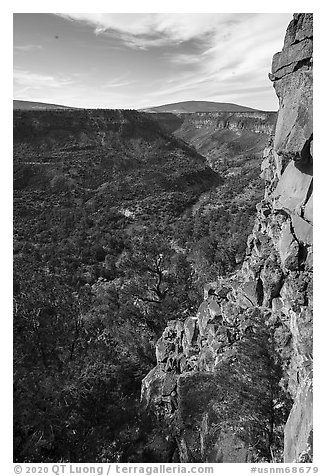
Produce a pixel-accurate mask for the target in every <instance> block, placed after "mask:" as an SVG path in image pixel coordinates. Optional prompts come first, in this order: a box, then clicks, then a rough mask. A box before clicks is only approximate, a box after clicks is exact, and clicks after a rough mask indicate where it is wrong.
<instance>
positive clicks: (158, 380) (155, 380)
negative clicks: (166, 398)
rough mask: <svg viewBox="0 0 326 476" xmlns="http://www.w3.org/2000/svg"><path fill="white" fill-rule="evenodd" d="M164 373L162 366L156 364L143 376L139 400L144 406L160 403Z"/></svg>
mask: <svg viewBox="0 0 326 476" xmlns="http://www.w3.org/2000/svg"><path fill="white" fill-rule="evenodd" d="M165 375H166V374H165V372H164V370H163V368H162V366H161V365H157V366H156V367H154V368H153V369H152V370H151V371H150V372H149V373H148V374H147V375H146V377H145V378H143V380H142V386H141V402H142V404H143V405H144V406H145V408H147V407H149V406H152V405H154V406H155V405H156V404H158V403H160V401H161V398H162V389H163V381H164V378H165Z"/></svg>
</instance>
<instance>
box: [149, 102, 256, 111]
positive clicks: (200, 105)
mask: <svg viewBox="0 0 326 476" xmlns="http://www.w3.org/2000/svg"><path fill="white" fill-rule="evenodd" d="M141 111H144V112H151V113H156V112H173V113H177V114H184V113H189V112H248V111H252V112H254V111H257V109H252V108H250V107H246V106H240V105H239V104H232V103H228V102H211V101H183V102H175V103H172V104H163V105H162V106H155V107H149V108H145V109H141Z"/></svg>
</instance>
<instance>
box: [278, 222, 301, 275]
mask: <svg viewBox="0 0 326 476" xmlns="http://www.w3.org/2000/svg"><path fill="white" fill-rule="evenodd" d="M278 249H279V253H280V258H281V264H282V266H283V268H285V269H289V270H295V269H297V268H298V265H299V260H298V254H299V244H298V242H297V240H296V239H295V237H294V236H293V234H292V231H291V224H290V222H289V221H287V222H286V223H284V225H283V227H282V232H281V236H280V240H279V243H278Z"/></svg>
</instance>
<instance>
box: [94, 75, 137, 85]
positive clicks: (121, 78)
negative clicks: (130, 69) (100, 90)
mask: <svg viewBox="0 0 326 476" xmlns="http://www.w3.org/2000/svg"><path fill="white" fill-rule="evenodd" d="M126 78H127V76H126V75H125V74H124V75H122V76H118V77H116V78H112V79H111V80H109V81H106V82H105V83H104V84H103V85H102V87H104V88H122V87H124V86H130V85H131V84H134V83H135V81H131V80H127V79H126Z"/></svg>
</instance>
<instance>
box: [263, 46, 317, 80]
mask: <svg viewBox="0 0 326 476" xmlns="http://www.w3.org/2000/svg"><path fill="white" fill-rule="evenodd" d="M311 57H312V40H311V39H310V38H306V39H304V40H302V41H301V42H299V43H295V44H293V45H291V46H289V47H288V48H286V49H285V50H283V51H281V52H280V53H276V54H275V55H274V57H273V62H272V74H271V75H270V79H271V80H272V81H275V80H276V79H280V78H282V77H283V76H285V75H286V74H290V73H293V72H294V71H295V70H296V69H297V67H298V63H300V62H302V61H304V60H309V59H310V58H311Z"/></svg>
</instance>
